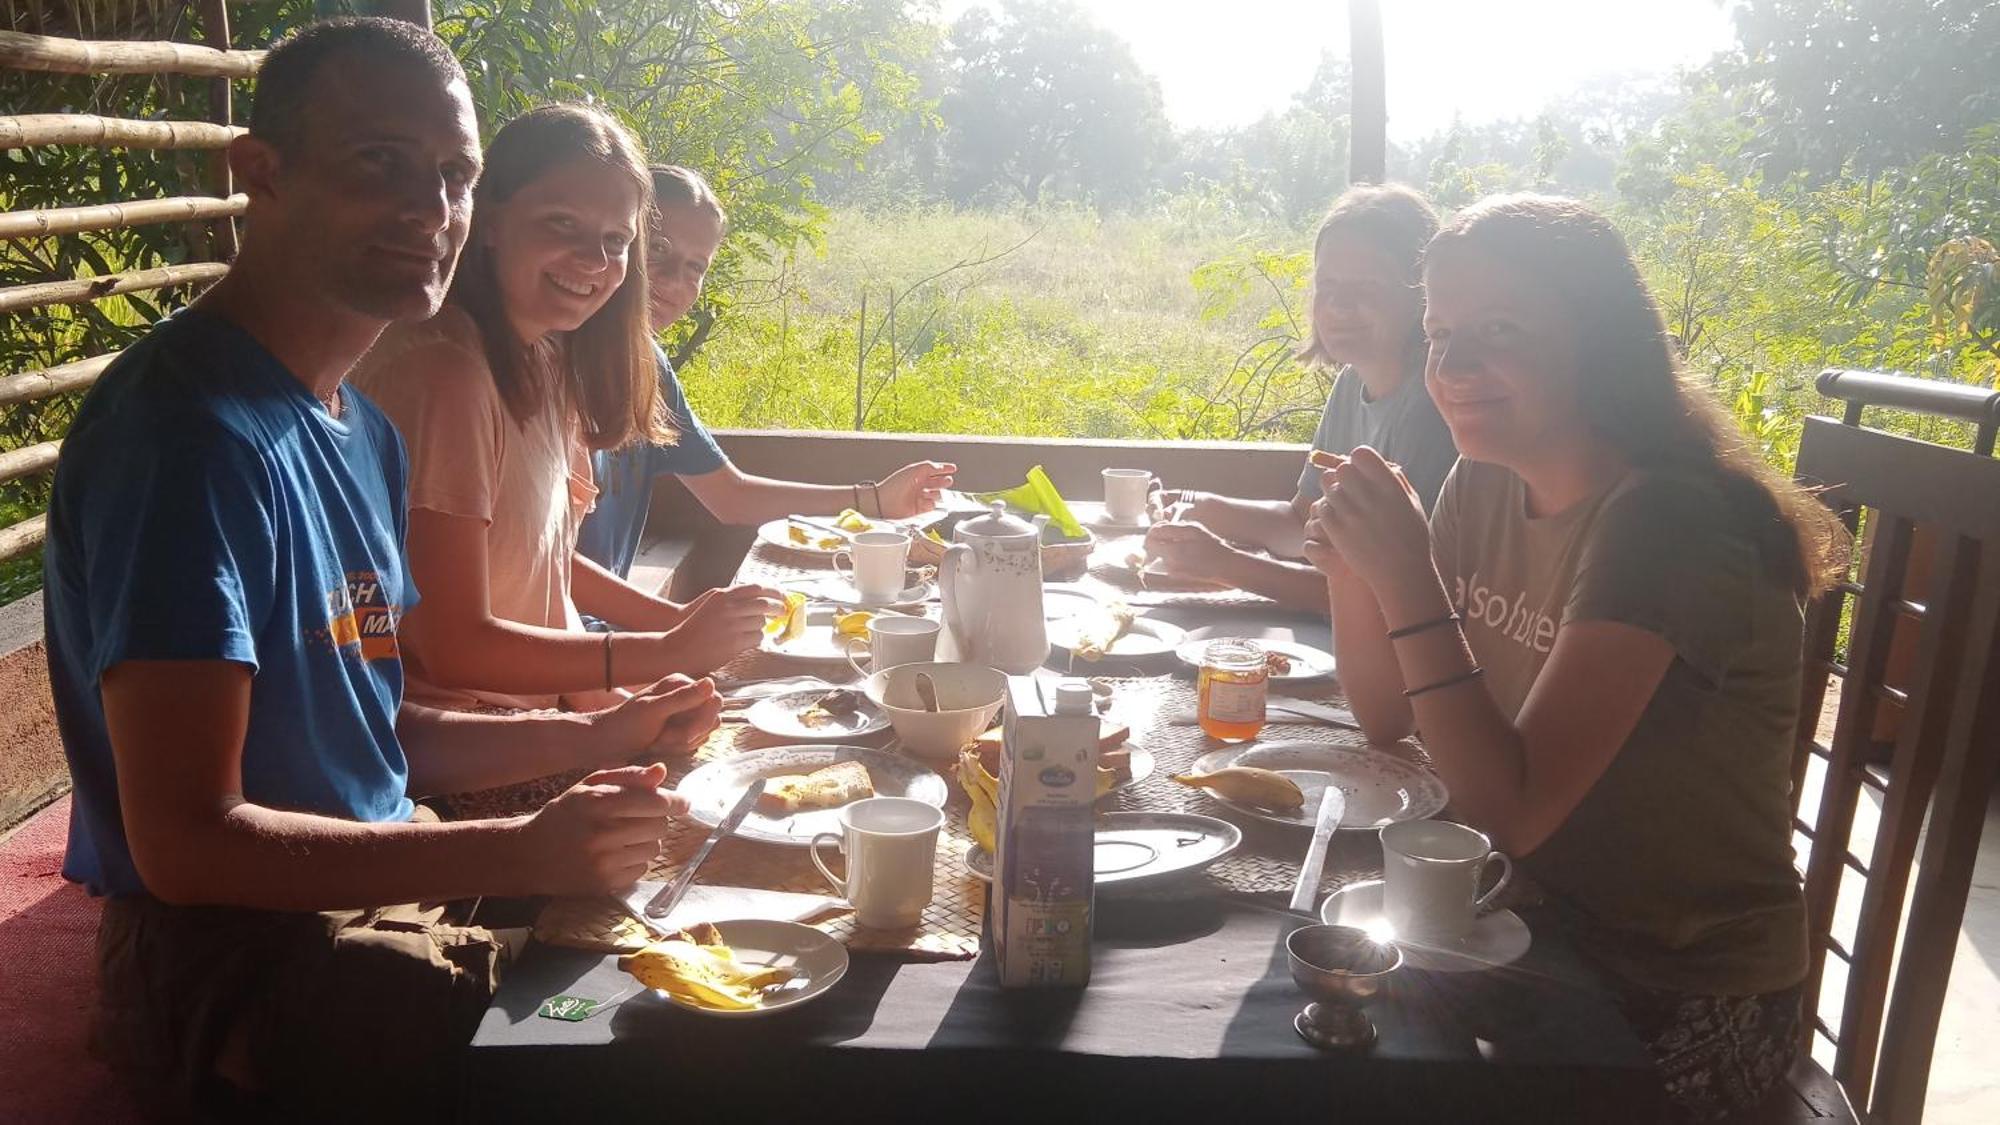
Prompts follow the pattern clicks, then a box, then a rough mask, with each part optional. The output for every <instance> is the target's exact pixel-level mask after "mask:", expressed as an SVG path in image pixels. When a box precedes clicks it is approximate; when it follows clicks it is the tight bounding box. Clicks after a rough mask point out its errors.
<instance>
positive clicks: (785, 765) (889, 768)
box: [677, 746, 950, 848]
mask: <svg viewBox="0 0 2000 1125" xmlns="http://www.w3.org/2000/svg"><path fill="white" fill-rule="evenodd" d="M835 762H860V763H861V764H862V765H864V766H866V767H868V778H869V780H870V781H871V782H873V783H874V785H875V795H876V796H878V797H909V798H911V799H913V800H918V801H922V802H924V803H925V804H927V805H936V806H937V807H939V808H943V807H944V802H945V799H946V798H947V797H948V796H949V795H950V791H949V789H948V788H947V787H946V785H945V780H944V778H943V777H940V776H939V775H938V774H937V772H936V771H934V770H932V769H931V768H930V767H929V766H926V765H924V764H923V763H922V762H919V761H917V760H916V759H914V758H909V757H905V756H904V755H902V754H891V753H890V752H888V751H887V750H871V749H868V748H867V747H865V746H773V747H770V748H769V749H766V750H750V751H746V752H744V753H741V754H733V755H731V756H729V757H727V758H717V759H716V760H714V761H712V762H704V763H702V764H701V765H699V766H696V767H695V768H694V770H693V771H692V772H691V773H689V774H688V775H687V776H686V777H684V778H682V779H681V783H680V785H679V786H678V787H677V789H678V791H679V792H680V794H681V795H682V796H684V797H686V798H687V799H688V804H689V805H690V806H692V807H691V808H690V810H689V814H688V815H690V816H691V817H693V818H694V820H695V821H696V822H697V823H699V824H702V825H704V826H706V827H709V828H713V827H715V826H716V825H718V824H720V823H722V818H723V817H725V816H727V815H728V814H729V810H730V807H731V806H733V805H735V804H736V799H737V798H738V797H741V796H742V795H743V790H744V789H745V788H747V787H748V786H749V784H750V783H751V782H752V781H755V780H756V779H757V778H760V777H777V776H779V775H781V774H790V773H811V772H812V771H814V770H816V769H823V768H825V767H827V766H830V765H832V764H834V763H835ZM839 831H840V810H839V809H837V808H835V809H813V810H811V811H809V812H802V813H795V814H793V815H791V816H785V817H771V816H766V815H764V814H763V813H762V812H760V811H758V810H757V809H755V808H753V809H751V810H750V815H749V816H747V817H745V818H744V819H743V824H742V826H741V827H739V828H738V829H737V830H736V835H738V836H741V837H743V838H744V839H747V840H761V841H763V842H764V843H767V844H784V845H786V846H787V847H794V848H803V847H805V846H806V845H808V844H810V843H812V838H813V837H814V836H816V835H818V834H819V833H821V832H833V833H838V832H839Z"/></svg>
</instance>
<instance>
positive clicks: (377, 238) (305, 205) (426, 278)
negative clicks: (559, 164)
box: [238, 61, 480, 320]
mask: <svg viewBox="0 0 2000 1125" xmlns="http://www.w3.org/2000/svg"><path fill="white" fill-rule="evenodd" d="M311 96H312V98H313V99H314V102H313V110H312V112H311V113H310V115H309V116H308V117H307V118H306V120H305V121H304V123H303V133H302V136H301V138H300V141H299V143H297V144H296V145H291V146H288V147H287V149H286V151H285V152H283V153H282V154H280V153H279V152H278V151H277V150H276V149H273V148H270V147H269V146H268V145H266V148H265V152H264V153H263V154H262V155H261V159H262V160H264V161H267V162H269V166H271V167H275V169H276V171H275V174H274V175H272V176H270V177H269V178H268V179H267V180H261V181H260V180H257V179H255V178H253V179H252V182H251V183H250V184H249V185H248V186H249V190H251V191H252V193H253V196H254V197H255V198H254V202H255V204H256V205H257V206H256V209H255V211H254V212H253V218H252V220H251V222H252V225H260V224H262V225H268V227H269V228H271V229H272V230H273V232H274V234H276V235H277V237H276V238H274V239H273V241H274V242H275V243H277V244H279V245H282V246H283V247H284V248H285V254H286V256H288V257H289V258H290V259H291V260H292V261H294V262H300V263H305V262H310V263H312V268H311V269H310V270H309V271H300V272H301V274H302V279H303V280H305V281H306V283H308V284H312V285H315V286H317V287H319V288H320V289H321V290H322V291H323V292H324V294H325V296H326V298H327V299H328V300H329V301H330V302H331V303H333V304H335V305H338V306H340V307H342V308H345V309H348V310H350V311H352V312H355V313H358V314H362V315H365V316H369V317H372V318H378V319H382V320H413V319H421V318H423V317H427V316H430V315H431V314H432V313H435V312H436V311H437V309H438V306H439V305H440V304H442V303H443V301H444V297H445V292H446V290H447V289H448V288H449V287H450V284H451V277H452V271H453V269H454V268H455V267H456V265H457V263H458V254H459V250H460V249H461V248H462V247H463V246H464V244H465V238H466V231H467V228H468V226H469V224H470V222H471V218H472V189H473V186H474V184H475V182H476V181H477V180H478V178H479V169H480V159H479V132H478V126H477V124H476V122H475V120H474V118H473V112H472V97H471V94H470V92H469V91H468V90H467V89H466V86H465V83H463V82H453V83H451V84H449V85H445V84H442V83H440V82H439V81H438V80H437V79H436V78H435V77H433V76H431V75H429V74H425V73H421V72H418V73H412V72H411V71H409V70H408V69H403V68H396V67H391V66H382V65H370V64H367V63H358V62H346V63H343V62H337V61H336V62H332V63H329V64H328V65H327V66H326V68H325V70H324V72H323V73H321V74H319V75H318V76H316V77H315V78H314V79H313V82H312V86H311ZM238 143H241V144H245V145H248V146H257V145H265V142H263V141H261V140H258V139H256V138H249V137H246V138H242V139H241V140H240V141H239V142H238ZM293 149H296V151H292V150H293ZM252 159H253V160H254V159H258V158H257V157H253V158H252Z"/></svg>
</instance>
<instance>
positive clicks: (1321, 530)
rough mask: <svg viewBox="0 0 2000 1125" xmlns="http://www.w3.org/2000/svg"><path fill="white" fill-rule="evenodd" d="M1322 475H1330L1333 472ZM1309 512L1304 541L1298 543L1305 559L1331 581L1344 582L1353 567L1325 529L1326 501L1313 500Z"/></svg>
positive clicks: (1350, 576)
mask: <svg viewBox="0 0 2000 1125" xmlns="http://www.w3.org/2000/svg"><path fill="white" fill-rule="evenodd" d="M1323 475H1325V476H1328V477H1331V476H1332V475H1333V474H1332V473H1326V474H1323ZM1309 512H1310V514H1309V515H1307V517H1306V527H1305V541H1304V542H1303V543H1302V544H1301V545H1300V546H1301V549H1302V550H1303V552H1304V554H1305V560H1306V561H1307V562H1309V563H1311V564H1312V565H1313V566H1314V568H1316V569H1317V570H1318V571H1319V572H1320V573H1321V574H1324V575H1326V576H1327V578H1329V579H1331V580H1333V581H1336V582H1345V581H1347V580H1349V579H1351V578H1353V577H1354V571H1353V569H1352V568H1351V567H1349V566H1348V565H1347V559H1346V557H1345V556H1343V555H1342V554H1341V553H1340V548H1338V547H1336V546H1334V545H1333V538H1332V533H1331V532H1329V531H1328V530H1327V529H1326V501H1325V500H1315V501H1313V505H1312V507H1311V509H1309Z"/></svg>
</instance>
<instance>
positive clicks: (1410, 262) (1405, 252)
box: [1299, 184, 1438, 363]
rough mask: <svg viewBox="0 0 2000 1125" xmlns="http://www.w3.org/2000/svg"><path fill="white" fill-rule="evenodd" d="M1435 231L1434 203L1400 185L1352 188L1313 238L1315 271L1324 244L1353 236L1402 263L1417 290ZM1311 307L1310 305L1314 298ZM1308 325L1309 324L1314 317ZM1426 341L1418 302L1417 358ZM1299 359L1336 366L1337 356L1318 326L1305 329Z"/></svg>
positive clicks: (1414, 341)
mask: <svg viewBox="0 0 2000 1125" xmlns="http://www.w3.org/2000/svg"><path fill="white" fill-rule="evenodd" d="M1437 230H1438V215H1437V211H1436V209H1434V208H1433V207H1432V206H1431V202H1430V200H1428V199H1425V198H1424V197H1423V196H1422V195H1421V194H1419V193H1418V192H1416V191H1414V190H1412V189H1410V188H1407V187H1404V186H1403V185H1401V184H1362V185H1360V186H1357V187H1351V188H1348V189H1347V190H1346V191H1344V192H1342V193H1341V194H1340V198H1339V199H1336V200H1334V201H1333V207H1332V209H1331V210H1329V211H1327V213H1326V218H1324V219H1321V220H1320V223H1319V230H1318V231H1316V232H1315V233H1314V234H1313V265H1314V272H1315V273H1317V272H1318V265H1319V254H1320V251H1321V250H1322V249H1323V248H1324V247H1325V246H1326V240H1327V239H1329V238H1331V237H1333V236H1334V235H1336V234H1351V235H1354V236H1355V237H1357V238H1360V239H1362V240H1363V241H1365V242H1367V243H1368V244H1369V245H1371V246H1373V247H1375V248H1376V249H1377V250H1380V251H1382V253H1383V254H1385V255H1387V256H1388V258H1389V260H1390V261H1392V262H1397V263H1400V264H1401V265H1402V266H1403V268H1404V269H1405V270H1406V271H1407V272H1406V274H1405V276H1404V280H1405V281H1407V282H1409V283H1410V284H1411V285H1412V286H1414V285H1416V284H1418V283H1419V281H1420V280H1421V277H1422V274H1423V266H1424V247H1425V246H1426V245H1427V244H1429V242H1430V240H1431V236H1432V235H1435V234H1436V233H1437ZM1307 306H1308V307H1311V298H1308V300H1307ZM1308 324H1309V325H1311V321H1310V319H1309V320H1308ZM1423 339H1424V323H1423V306H1422V305H1421V304H1419V305H1418V306H1417V319H1416V322H1415V323H1414V324H1412V325H1411V326H1410V347H1411V349H1412V350H1413V351H1418V353H1419V357H1421V351H1420V349H1421V348H1422V346H1423ZM1299 359H1301V360H1303V361H1305V362H1306V363H1332V362H1333V360H1334V356H1333V354H1332V353H1331V352H1329V351H1327V349H1326V343H1325V341H1323V340H1321V339H1320V338H1319V327H1318V326H1317V325H1311V326H1310V327H1308V328H1307V330H1306V346H1305V347H1304V348H1303V349H1301V350H1300V351H1299ZM1419 362H1421V359H1419Z"/></svg>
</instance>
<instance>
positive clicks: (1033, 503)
mask: <svg viewBox="0 0 2000 1125" xmlns="http://www.w3.org/2000/svg"><path fill="white" fill-rule="evenodd" d="M972 497H973V499H975V500H978V501H979V502H980V503H982V504H986V503H991V502H992V501H995V500H1003V501H1005V502H1006V504H1007V506H1008V507H1010V508H1016V509H1019V510H1020V511H1023V512H1026V513H1028V514H1029V515H1031V516H1032V515H1046V516H1048V517H1049V522H1050V523H1052V524H1055V525H1056V530H1057V531H1060V532H1062V533H1063V538H1065V539H1081V538H1083V525H1082V524H1080V523H1078V522H1076V517H1075V516H1073V515H1070V514H1069V505H1068V504H1065V503H1063V498H1062V493H1060V492H1057V491H1056V486H1055V482H1054V481H1051V480H1050V479H1049V474H1047V473H1045V472H1043V471H1042V467H1041V466H1040V465H1036V466H1035V467H1034V468H1032V469H1029V470H1028V483H1026V484H1023V485H1020V486H1018V487H1015V488H1009V489H1005V490H1003V491H1000V492H975V493H973V494H972Z"/></svg>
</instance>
